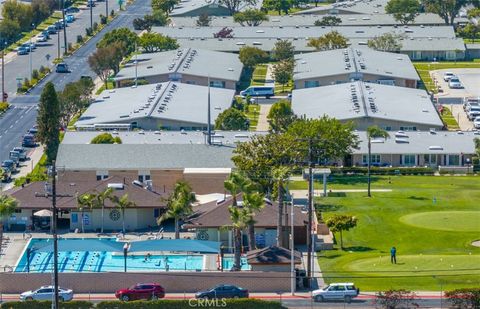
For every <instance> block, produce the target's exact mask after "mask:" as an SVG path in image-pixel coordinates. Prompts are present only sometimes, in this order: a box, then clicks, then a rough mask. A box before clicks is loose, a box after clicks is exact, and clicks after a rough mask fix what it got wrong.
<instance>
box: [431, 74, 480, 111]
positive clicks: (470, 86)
mask: <svg viewBox="0 0 480 309" xmlns="http://www.w3.org/2000/svg"><path fill="white" fill-rule="evenodd" d="M445 72H452V73H454V74H455V75H457V76H458V78H459V79H460V81H461V82H462V84H463V86H464V88H463V89H450V88H449V87H448V83H447V82H445V81H444V80H443V74H445ZM430 74H431V76H432V77H433V78H434V79H436V81H437V82H438V84H439V85H440V87H441V88H442V89H443V92H442V93H439V94H438V95H437V97H438V98H439V101H440V103H447V104H448V103H462V100H463V98H465V97H475V96H476V97H478V96H480V87H479V86H478V85H480V69H446V70H436V71H432V72H430Z"/></svg>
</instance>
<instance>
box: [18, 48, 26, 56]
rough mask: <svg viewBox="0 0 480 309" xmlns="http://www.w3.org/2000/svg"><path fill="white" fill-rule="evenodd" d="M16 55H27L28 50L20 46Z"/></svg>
mask: <svg viewBox="0 0 480 309" xmlns="http://www.w3.org/2000/svg"><path fill="white" fill-rule="evenodd" d="M17 55H28V49H26V48H25V47H22V46H20V47H19V48H18V49H17Z"/></svg>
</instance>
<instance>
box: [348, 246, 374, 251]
mask: <svg viewBox="0 0 480 309" xmlns="http://www.w3.org/2000/svg"><path fill="white" fill-rule="evenodd" d="M372 250H375V249H374V248H370V247H364V246H353V247H343V251H353V252H368V251H372Z"/></svg>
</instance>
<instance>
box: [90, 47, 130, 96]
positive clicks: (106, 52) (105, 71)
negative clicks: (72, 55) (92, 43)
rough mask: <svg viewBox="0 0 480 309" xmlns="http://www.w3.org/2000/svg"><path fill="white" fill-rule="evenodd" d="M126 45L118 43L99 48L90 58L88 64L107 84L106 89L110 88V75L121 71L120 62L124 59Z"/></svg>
mask: <svg viewBox="0 0 480 309" xmlns="http://www.w3.org/2000/svg"><path fill="white" fill-rule="evenodd" d="M123 54H124V43H123V42H121V41H116V42H113V43H112V44H110V45H109V46H106V47H98V48H97V50H96V51H95V52H94V53H93V54H91V55H90V56H89V57H88V64H89V65H90V68H91V69H92V71H93V72H95V74H97V76H98V77H99V78H100V80H102V81H103V82H104V83H105V89H107V88H108V85H107V81H108V77H109V76H110V73H111V72H112V71H113V74H116V73H118V71H120V62H121V61H122V59H123Z"/></svg>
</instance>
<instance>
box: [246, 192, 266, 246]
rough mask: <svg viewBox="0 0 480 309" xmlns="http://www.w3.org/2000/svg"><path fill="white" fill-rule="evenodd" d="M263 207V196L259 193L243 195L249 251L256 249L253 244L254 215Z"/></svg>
mask: <svg viewBox="0 0 480 309" xmlns="http://www.w3.org/2000/svg"><path fill="white" fill-rule="evenodd" d="M263 207H265V201H264V196H263V194H262V193H260V192H251V193H245V194H244V195H243V208H244V209H245V211H246V221H247V222H246V224H247V226H248V247H249V249H250V250H254V249H256V248H257V246H256V244H255V223H256V221H255V219H254V217H255V214H256V213H258V212H259V211H260V210H261V209H262V208H263Z"/></svg>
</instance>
